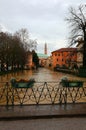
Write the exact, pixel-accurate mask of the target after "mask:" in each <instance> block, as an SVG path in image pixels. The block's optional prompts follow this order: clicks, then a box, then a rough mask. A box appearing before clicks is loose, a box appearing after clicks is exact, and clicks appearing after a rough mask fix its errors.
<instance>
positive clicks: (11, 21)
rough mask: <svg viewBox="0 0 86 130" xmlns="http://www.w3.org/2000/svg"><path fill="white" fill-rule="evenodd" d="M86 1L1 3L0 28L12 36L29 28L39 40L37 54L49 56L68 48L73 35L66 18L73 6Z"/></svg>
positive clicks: (8, 0)
mask: <svg viewBox="0 0 86 130" xmlns="http://www.w3.org/2000/svg"><path fill="white" fill-rule="evenodd" d="M85 3H86V0H0V25H1V26H2V28H3V30H8V31H10V32H12V33H14V32H15V31H17V30H19V29H21V28H27V29H28V32H29V34H30V38H31V39H33V40H34V39H37V42H38V47H37V48H38V49H37V52H40V53H44V44H45V42H46V43H47V46H48V54H50V52H52V51H54V50H57V49H59V48H61V47H65V46H66V45H67V38H68V35H69V29H68V25H67V23H66V21H65V17H66V16H67V15H68V8H69V7H70V6H75V7H77V6H79V5H80V4H85Z"/></svg>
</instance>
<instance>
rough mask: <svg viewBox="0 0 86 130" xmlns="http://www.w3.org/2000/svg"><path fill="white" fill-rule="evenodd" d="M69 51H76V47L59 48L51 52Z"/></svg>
mask: <svg viewBox="0 0 86 130" xmlns="http://www.w3.org/2000/svg"><path fill="white" fill-rule="evenodd" d="M70 51H77V48H61V49H58V50H55V51H53V52H70ZM53 52H52V53H53Z"/></svg>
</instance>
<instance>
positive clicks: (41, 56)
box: [37, 53, 48, 67]
mask: <svg viewBox="0 0 86 130" xmlns="http://www.w3.org/2000/svg"><path fill="white" fill-rule="evenodd" d="M37 55H38V58H39V65H40V67H44V66H46V61H47V58H48V55H46V54H42V53H37Z"/></svg>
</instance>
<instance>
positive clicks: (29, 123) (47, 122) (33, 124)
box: [0, 117, 86, 130]
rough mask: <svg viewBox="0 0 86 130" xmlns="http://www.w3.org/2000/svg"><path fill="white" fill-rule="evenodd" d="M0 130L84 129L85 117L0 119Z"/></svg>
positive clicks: (85, 128) (85, 127) (85, 126)
mask: <svg viewBox="0 0 86 130" xmlns="http://www.w3.org/2000/svg"><path fill="white" fill-rule="evenodd" d="M0 130H86V118H76V117H74V118H52V119H37V120H35V119H32V120H15V121H0Z"/></svg>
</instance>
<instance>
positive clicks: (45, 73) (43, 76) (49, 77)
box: [0, 68, 86, 82]
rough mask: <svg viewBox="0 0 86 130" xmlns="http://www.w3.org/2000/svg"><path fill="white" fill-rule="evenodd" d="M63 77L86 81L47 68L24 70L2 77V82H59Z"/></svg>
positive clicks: (0, 77) (0, 80)
mask: <svg viewBox="0 0 86 130" xmlns="http://www.w3.org/2000/svg"><path fill="white" fill-rule="evenodd" d="M63 76H67V77H68V78H69V79H72V80H83V81H86V78H81V77H77V76H74V75H72V74H65V73H62V72H55V71H53V70H49V69H47V68H39V69H38V70H24V71H20V72H16V73H10V74H6V75H3V76H0V82H6V81H10V79H11V78H12V77H14V78H16V79H17V80H19V79H27V80H28V79H30V78H34V79H35V81H37V82H48V81H49V82H53V81H59V80H60V79H61V78H62V77H63Z"/></svg>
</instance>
